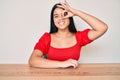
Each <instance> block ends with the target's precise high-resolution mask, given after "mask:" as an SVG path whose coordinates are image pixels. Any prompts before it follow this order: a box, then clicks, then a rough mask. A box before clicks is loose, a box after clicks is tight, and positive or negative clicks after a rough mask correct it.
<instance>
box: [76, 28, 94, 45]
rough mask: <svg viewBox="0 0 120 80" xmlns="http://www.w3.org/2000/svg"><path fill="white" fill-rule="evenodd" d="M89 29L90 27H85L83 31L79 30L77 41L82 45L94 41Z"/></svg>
mask: <svg viewBox="0 0 120 80" xmlns="http://www.w3.org/2000/svg"><path fill="white" fill-rule="evenodd" d="M89 31H90V29H85V30H83V31H77V33H76V37H77V41H78V42H79V44H80V45H82V46H84V45H86V44H89V43H91V42H92V40H90V39H89V37H88V32H89Z"/></svg>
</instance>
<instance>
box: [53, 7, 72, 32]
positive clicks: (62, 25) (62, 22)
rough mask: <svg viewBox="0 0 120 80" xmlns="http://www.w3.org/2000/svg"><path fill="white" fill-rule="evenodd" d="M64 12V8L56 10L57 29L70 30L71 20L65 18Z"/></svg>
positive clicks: (55, 21) (54, 15)
mask: <svg viewBox="0 0 120 80" xmlns="http://www.w3.org/2000/svg"><path fill="white" fill-rule="evenodd" d="M63 12H64V10H63V9H62V8H56V9H55V10H54V13H53V19H54V23H55V25H56V27H57V28H58V30H59V29H66V28H67V29H68V26H69V24H70V20H69V18H65V19H63V18H64V13H63Z"/></svg>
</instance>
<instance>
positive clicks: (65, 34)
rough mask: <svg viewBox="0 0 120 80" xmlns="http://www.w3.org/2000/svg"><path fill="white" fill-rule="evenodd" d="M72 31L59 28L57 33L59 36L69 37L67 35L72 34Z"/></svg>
mask: <svg viewBox="0 0 120 80" xmlns="http://www.w3.org/2000/svg"><path fill="white" fill-rule="evenodd" d="M71 34H72V33H71V32H70V31H69V30H58V32H57V33H56V36H58V37H67V36H71Z"/></svg>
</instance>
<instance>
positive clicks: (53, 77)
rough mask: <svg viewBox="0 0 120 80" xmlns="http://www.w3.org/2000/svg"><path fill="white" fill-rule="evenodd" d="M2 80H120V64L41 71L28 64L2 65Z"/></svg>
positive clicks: (0, 79)
mask: <svg viewBox="0 0 120 80" xmlns="http://www.w3.org/2000/svg"><path fill="white" fill-rule="evenodd" d="M0 80H120V64H79V66H78V68H76V69H73V68H66V69H40V68H32V67H29V66H28V65H27V64H0Z"/></svg>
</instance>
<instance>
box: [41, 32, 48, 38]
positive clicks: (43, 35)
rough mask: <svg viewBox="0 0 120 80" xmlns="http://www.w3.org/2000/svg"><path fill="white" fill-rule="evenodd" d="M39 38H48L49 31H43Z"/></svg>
mask: <svg viewBox="0 0 120 80" xmlns="http://www.w3.org/2000/svg"><path fill="white" fill-rule="evenodd" d="M41 39H50V33H48V32H45V33H43V34H42V36H41Z"/></svg>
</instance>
